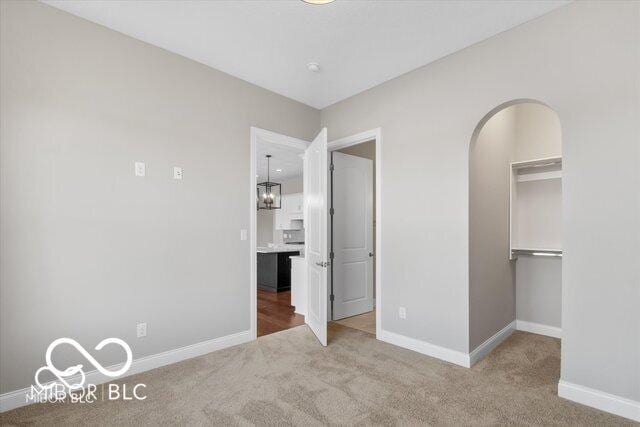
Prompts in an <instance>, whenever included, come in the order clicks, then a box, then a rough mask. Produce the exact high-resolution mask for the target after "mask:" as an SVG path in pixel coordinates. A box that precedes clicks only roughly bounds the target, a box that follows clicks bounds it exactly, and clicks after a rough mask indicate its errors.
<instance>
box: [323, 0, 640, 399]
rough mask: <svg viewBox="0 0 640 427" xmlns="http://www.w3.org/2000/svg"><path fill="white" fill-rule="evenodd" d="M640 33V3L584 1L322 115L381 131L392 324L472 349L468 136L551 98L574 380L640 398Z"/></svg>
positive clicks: (566, 342)
mask: <svg viewBox="0 0 640 427" xmlns="http://www.w3.org/2000/svg"><path fill="white" fill-rule="evenodd" d="M586 23H588V24H586ZM639 31H640V3H638V2H615V1H607V2H595V1H594V2H575V3H572V4H570V5H568V6H566V7H563V8H561V9H559V10H556V11H554V12H552V13H550V14H548V15H545V16H543V17H541V18H538V19H536V20H533V21H531V22H528V23H526V24H524V25H521V26H519V27H517V28H514V29H512V30H510V31H507V32H504V33H502V34H499V35H497V36H495V37H492V38H491V39H489V40H486V41H484V42H482V43H478V44H476V45H474V46H472V47H470V48H468V49H465V50H463V51H461V52H458V53H455V54H453V55H450V56H448V57H446V58H444V59H442V60H440V61H437V62H435V63H433V64H430V65H427V66H425V67H422V68H420V69H418V70H415V71H413V72H410V73H408V74H405V75H404V76H401V77H399V78H396V79H393V80H390V81H389V82H386V83H384V84H382V85H380V86H377V87H375V88H372V89H370V90H367V91H365V92H363V93H361V94H359V95H356V96H354V97H352V98H349V99H347V100H344V101H342V102H340V103H337V104H335V105H333V106H331V107H328V108H326V109H324V110H323V111H322V122H323V126H327V127H328V129H329V133H330V140H334V139H337V138H340V137H344V136H347V135H352V134H355V133H358V132H361V131H364V130H367V129H373V128H376V127H378V126H380V127H382V137H383V147H382V152H383V159H381V164H382V168H383V170H382V177H383V182H381V183H380V184H381V185H382V197H383V200H382V203H383V204H384V208H383V214H382V226H383V229H382V239H383V242H382V245H383V251H384V259H383V260H382V262H383V265H382V278H383V283H382V295H381V297H382V307H383V310H382V328H383V329H385V330H388V331H392V332H395V333H398V334H402V335H406V336H409V337H412V338H415V339H419V340H423V341H427V342H430V343H433V344H437V345H440V346H444V347H448V348H451V349H454V350H459V351H464V352H466V351H468V350H469V331H468V325H469V316H468V311H469V310H468V298H469V295H468V294H469V286H468V284H469V280H468V279H469V278H468V266H469V260H468V253H469V245H468V241H469V235H468V221H469V216H468V197H469V192H468V178H469V176H468V164H469V142H470V140H471V136H472V134H473V132H474V129H475V127H476V125H477V124H478V122H479V121H480V120H481V119H482V118H483V117H484V116H485V115H486V114H487V112H489V111H491V110H492V109H494V108H496V107H498V106H499V105H501V104H503V103H505V102H508V101H511V100H514V99H520V98H533V99H538V100H540V101H543V102H545V103H547V104H548V105H550V106H551V107H552V108H553V109H554V110H555V111H556V112H557V113H558V115H559V117H560V122H561V123H562V147H563V156H564V165H563V186H564V188H563V190H564V200H563V202H564V223H563V235H564V244H563V247H564V255H565V256H564V258H563V272H562V274H563V290H562V292H563V301H562V304H563V313H562V327H563V341H562V379H563V380H565V381H568V382H572V383H576V384H580V385H583V386H587V387H591V388H595V389H598V390H602V391H605V392H608V393H612V394H615V395H618V396H623V397H626V398H630V399H635V400H640V310H638V300H639V297H640V269H639V268H638V264H639V261H640V260H639V259H638V258H639V255H638V254H640V200H639V197H640V196H639V193H638V191H637V189H638V185H639V184H640V167H639V166H640V164H639V163H640V152H639V150H640V144H638V138H639V137H640V120H639V118H640V105H639V104H640V103H639V102H638V101H639V97H640V94H639V89H640V80H639V79H640V63H639V62H640V58H639V46H638V40H639V39H640V34H639ZM385 289H386V290H385ZM399 306H404V307H406V308H407V319H406V320H401V319H399V317H398V307H399ZM604 367H606V369H604Z"/></svg>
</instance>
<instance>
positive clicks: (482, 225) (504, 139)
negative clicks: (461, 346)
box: [469, 106, 518, 350]
mask: <svg viewBox="0 0 640 427" xmlns="http://www.w3.org/2000/svg"><path fill="white" fill-rule="evenodd" d="M517 126H518V123H517V116H516V109H515V106H511V107H507V108H506V109H504V110H502V111H500V112H498V113H496V114H495V115H494V116H492V117H491V118H490V119H489V120H488V121H487V122H486V123H485V124H484V126H482V128H481V129H480V130H479V133H478V136H477V138H476V139H475V141H472V142H471V144H470V146H469V349H471V350H473V349H474V348H476V347H477V346H479V345H480V344H482V343H483V342H484V341H485V340H487V339H488V338H490V337H491V336H493V335H494V334H495V333H496V332H498V331H499V330H501V329H502V328H504V327H505V326H506V325H508V324H509V323H511V322H512V321H513V320H514V319H515V315H516V304H515V298H516V294H515V284H514V281H515V265H514V264H513V263H512V262H510V261H509V183H510V178H511V177H510V174H509V163H510V162H511V161H512V159H513V156H514V151H515V145H516V143H515V139H516V128H517Z"/></svg>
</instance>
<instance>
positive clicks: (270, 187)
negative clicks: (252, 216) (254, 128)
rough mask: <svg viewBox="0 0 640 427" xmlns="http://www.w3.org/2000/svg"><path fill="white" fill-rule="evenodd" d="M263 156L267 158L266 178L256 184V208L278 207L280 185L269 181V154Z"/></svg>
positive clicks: (268, 208)
mask: <svg viewBox="0 0 640 427" xmlns="http://www.w3.org/2000/svg"><path fill="white" fill-rule="evenodd" d="M265 157H266V158H267V180H266V181H265V182H261V183H260V184H258V188H257V198H256V205H257V208H258V210H260V209H266V210H272V209H280V208H281V207H282V205H281V203H280V201H281V197H280V195H281V194H282V192H281V186H280V184H278V183H276V182H271V181H270V176H269V166H270V165H269V160H270V159H271V154H267V155H266V156H265Z"/></svg>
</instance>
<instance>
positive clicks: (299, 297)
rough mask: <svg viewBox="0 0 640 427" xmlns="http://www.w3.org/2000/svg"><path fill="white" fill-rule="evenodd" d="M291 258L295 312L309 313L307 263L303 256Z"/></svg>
mask: <svg viewBox="0 0 640 427" xmlns="http://www.w3.org/2000/svg"><path fill="white" fill-rule="evenodd" d="M290 258H291V305H293V306H294V307H295V312H296V313H298V314H302V315H303V316H306V315H307V263H306V261H305V259H304V257H302V256H292V257H290Z"/></svg>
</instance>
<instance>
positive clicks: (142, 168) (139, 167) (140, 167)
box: [135, 162, 147, 176]
mask: <svg viewBox="0 0 640 427" xmlns="http://www.w3.org/2000/svg"><path fill="white" fill-rule="evenodd" d="M146 169H147V168H146V165H145V164H144V163H143V162H136V163H135V170H136V176H145V175H146V173H147V171H146Z"/></svg>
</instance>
